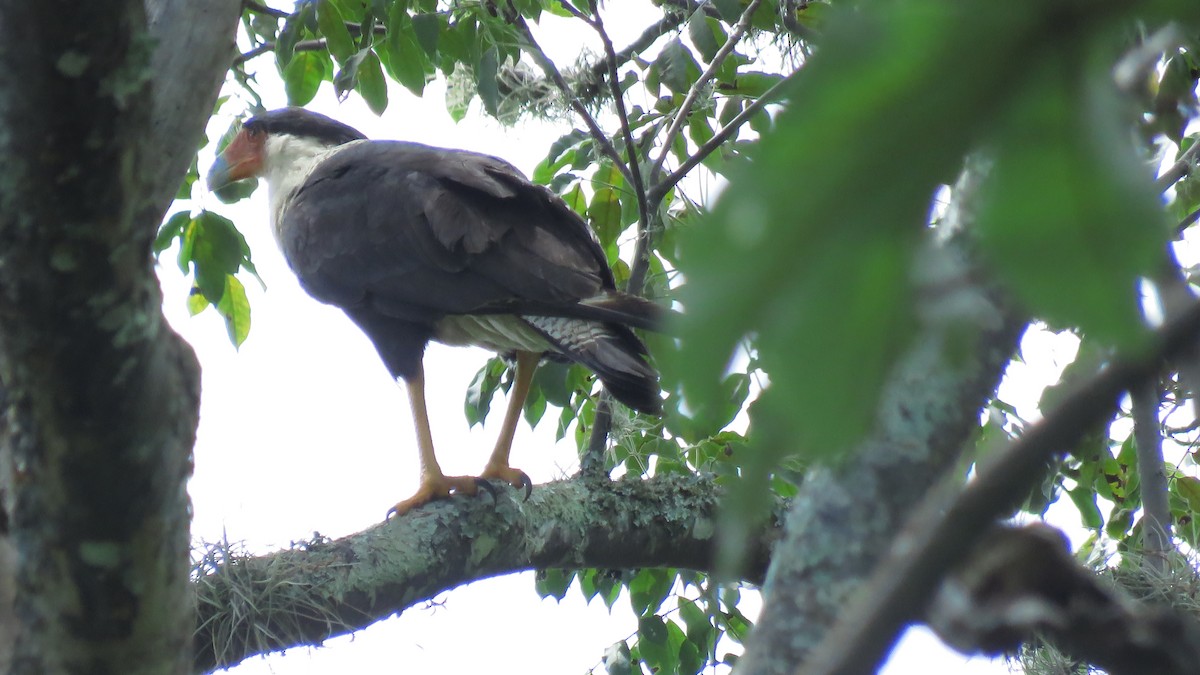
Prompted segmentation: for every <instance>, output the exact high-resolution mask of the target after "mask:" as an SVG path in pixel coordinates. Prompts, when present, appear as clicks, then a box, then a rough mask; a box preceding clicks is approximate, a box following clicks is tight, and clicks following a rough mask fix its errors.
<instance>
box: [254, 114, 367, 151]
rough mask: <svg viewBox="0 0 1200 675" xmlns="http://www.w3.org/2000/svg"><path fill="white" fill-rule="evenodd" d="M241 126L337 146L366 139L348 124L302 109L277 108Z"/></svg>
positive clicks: (256, 116)
mask: <svg viewBox="0 0 1200 675" xmlns="http://www.w3.org/2000/svg"><path fill="white" fill-rule="evenodd" d="M243 126H244V127H245V128H247V129H256V128H257V129H262V130H263V131H266V132H267V133H268V134H289V135H292V136H300V137H303V138H315V139H317V140H320V141H322V142H324V143H327V144H329V145H341V144H343V143H349V142H351V141H362V140H366V138H367V137H366V136H364V135H363V133H362V132H361V131H359V130H358V129H355V128H354V127H352V126H349V125H346V124H342V123H341V122H339V121H337V120H335V119H331V118H329V117H326V116H324V115H322V114H320V113H315V112H310V111H308V110H305V109H304V108H280V109H279V110H272V111H270V112H265V113H263V114H261V115H255V116H254V117H251V118H250V119H248V120H246V123H245V124H244V125H243Z"/></svg>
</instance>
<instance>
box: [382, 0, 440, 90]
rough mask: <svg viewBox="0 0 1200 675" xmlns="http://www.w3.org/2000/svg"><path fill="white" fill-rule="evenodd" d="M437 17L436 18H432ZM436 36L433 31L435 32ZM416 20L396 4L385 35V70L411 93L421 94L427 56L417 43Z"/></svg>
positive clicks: (423, 85)
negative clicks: (386, 68) (414, 21)
mask: <svg viewBox="0 0 1200 675" xmlns="http://www.w3.org/2000/svg"><path fill="white" fill-rule="evenodd" d="M435 19H436V17H435ZM435 35H436V33H435ZM418 37H419V36H418V35H417V33H416V30H415V23H413V20H411V19H410V18H409V16H408V13H407V12H406V11H404V10H403V8H402V7H401V6H400V5H399V4H396V5H394V6H393V8H392V16H391V17H390V18H389V20H388V34H387V39H386V40H385V42H384V51H385V53H386V54H387V63H386V65H387V67H388V72H390V73H391V74H392V77H394V78H395V79H396V81H397V82H399V83H400V84H402V85H404V88H405V89H408V90H409V91H411V92H412V93H414V94H416V95H417V96H420V95H421V94H422V93H423V92H424V91H425V84H426V81H427V79H428V78H427V77H426V72H425V70H426V68H425V67H426V65H427V64H429V59H428V56H427V54H426V53H425V51H424V49H423V48H422V47H421V45H420V44H419V43H418Z"/></svg>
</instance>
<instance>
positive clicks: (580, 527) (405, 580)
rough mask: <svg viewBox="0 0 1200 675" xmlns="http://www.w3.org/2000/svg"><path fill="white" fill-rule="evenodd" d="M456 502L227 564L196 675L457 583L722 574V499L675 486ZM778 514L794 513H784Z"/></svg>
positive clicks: (346, 627) (504, 494)
mask: <svg viewBox="0 0 1200 675" xmlns="http://www.w3.org/2000/svg"><path fill="white" fill-rule="evenodd" d="M516 495H517V493H516V492H515V491H511V490H503V491H501V492H500V493H499V495H498V499H497V500H496V501H495V502H494V503H493V501H492V499H491V498H490V497H487V496H481V497H479V498H478V499H454V500H451V501H448V502H441V503H437V504H434V505H431V506H428V507H425V508H423V509H421V510H419V511H415V512H413V513H411V514H409V515H407V516H405V517H403V518H398V519H395V520H393V521H391V522H385V523H381V524H379V525H376V526H375V527H373V528H370V529H368V530H366V531H363V532H360V533H357V534H354V535H351V536H348V537H344V538H342V539H338V540H336V541H332V542H328V543H318V544H314V545H310V546H306V547H305V548H304V549H303V550H289V551H282V552H280V553H275V554H272V555H267V556H260V557H255V558H241V559H236V558H234V559H227V560H224V561H222V562H221V564H220V566H219V568H218V570H217V571H216V572H214V573H211V574H208V575H206V576H205V577H203V578H202V579H201V580H200V582H199V583H198V584H197V585H196V592H197V596H198V598H199V602H198V609H199V621H198V625H199V626H200V629H199V631H198V632H197V636H196V666H195V667H196V670H197V672H205V671H209V670H212V669H213V668H217V667H227V666H229V665H232V664H235V663H237V662H239V661H241V660H243V659H245V658H247V657H249V656H253V655H255V654H261V653H264V652H268V651H275V650H280V649H284V648H288V647H294V646H298V645H305V644H320V643H321V642H322V641H324V640H325V639H327V638H329V637H332V636H336V635H343V634H346V633H350V632H353V631H355V630H358V629H360V628H363V627H366V626H368V625H370V624H372V623H374V622H376V621H378V620H380V619H382V618H386V617H388V616H391V615H392V614H394V613H396V612H400V611H403V610H404V609H406V608H408V607H412V606H413V605H415V604H417V603H420V602H424V601H426V600H429V599H431V598H433V597H434V596H436V595H437V594H439V593H441V592H443V591H447V590H449V589H451V588H454V587H456V586H460V585H462V584H466V583H469V582H472V581H476V580H479V579H486V578H488V577H494V576H499V575H502V574H509V573H512V572H519V571H522V570H529V569H553V568H567V569H578V568H591V567H597V568H602V569H603V568H615V569H631V568H638V567H678V568H686V569H692V570H699V571H712V570H713V567H714V565H715V558H716V555H715V541H714V534H715V524H716V519H717V502H718V498H719V495H720V490H719V489H718V488H717V486H716V484H715V483H714V482H713V481H711V480H710V479H706V478H701V477H696V476H663V477H658V478H652V479H648V480H641V479H627V480H619V481H615V482H597V481H585V480H582V479H579V478H576V479H574V480H570V481H563V482H558V483H551V484H549V485H543V486H538V487H537V488H536V489H535V490H534V492H533V495H532V496H531V497H530V499H529V501H527V502H520V501H517V499H516V498H515V496H516ZM777 506H778V507H779V510H781V509H782V505H777ZM778 532H779V527H778V522H777V521H775V520H772V522H771V524H770V525H769V526H768V527H767V528H766V529H764V530H763V531H762V532H761V533H759V534H758V536H756V537H751V538H750V541H751V542H752V545H753V549H752V550H751V551H749V552H748V553H747V568H746V570H745V572H744V573H743V575H742V576H743V577H744V578H745V579H747V580H750V581H753V582H759V581H761V579H762V578H763V575H764V574H765V573H766V567H767V560H768V557H769V553H770V548H771V545H772V544H773V542H774V540H775V538H776V535H777V534H778Z"/></svg>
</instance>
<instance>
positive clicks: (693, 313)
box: [667, 0, 1051, 490]
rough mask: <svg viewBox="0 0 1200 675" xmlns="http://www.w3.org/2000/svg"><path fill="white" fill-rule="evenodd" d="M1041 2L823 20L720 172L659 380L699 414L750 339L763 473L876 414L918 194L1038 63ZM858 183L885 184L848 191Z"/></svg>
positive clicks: (934, 182) (906, 282)
mask: <svg viewBox="0 0 1200 675" xmlns="http://www.w3.org/2000/svg"><path fill="white" fill-rule="evenodd" d="M1040 7H1041V5H1036V4H1030V5H1020V6H1013V5H1008V4H1006V5H1004V6H1003V7H1000V6H998V5H996V4H995V3H988V2H983V1H982V0H973V1H970V2H966V3H965V4H964V3H958V4H956V5H955V6H954V7H953V8H950V6H948V5H946V4H945V3H943V2H941V1H940V0H912V1H911V2H906V3H903V5H899V4H888V3H881V4H879V5H876V6H874V8H873V11H872V12H862V13H853V12H849V11H844V12H841V13H839V14H838V16H837V21H836V22H835V21H832V20H831V22H830V25H829V29H828V32H827V33H826V35H825V38H824V40H823V42H822V45H821V49H820V50H819V51H818V52H817V53H816V54H815V55H813V56H812V57H811V58H810V59H809V62H808V63H807V64H806V65H805V67H804V68H803V69H802V70H801V72H800V73H799V75H798V76H797V78H796V81H795V83H794V85H792V86H791V87H790V89H789V90H788V92H787V97H788V98H790V99H791V100H795V101H802V102H803V104H799V105H795V106H790V107H788V108H787V109H785V110H783V111H782V112H781V113H780V114H779V116H778V120H777V124H776V127H775V128H774V129H771V130H769V131H767V133H766V134H764V137H763V140H762V142H761V143H759V144H758V147H757V150H758V151H757V153H756V154H755V156H754V157H753V159H752V161H751V162H750V163H748V164H746V165H739V167H738V170H736V171H731V172H730V176H731V180H730V185H729V187H727V188H726V189H725V190H723V191H722V194H721V198H720V200H719V203H718V204H717V206H716V208H715V213H714V217H713V219H712V222H710V223H708V224H706V225H705V226H704V227H700V228H695V230H693V232H694V233H695V234H694V236H692V237H690V238H689V240H688V241H687V242H686V247H685V253H684V255H683V257H682V258H681V260H680V267H681V271H682V272H683V274H684V275H685V277H687V278H688V280H689V283H688V285H687V286H686V287H685V289H684V297H683V302H684V305H685V307H686V312H685V316H686V319H685V326H684V334H685V335H687V336H688V337H687V339H685V341H684V343H683V350H682V351H681V352H680V354H679V357H678V361H672V362H669V363H668V364H667V366H668V368H667V370H669V371H670V372H671V373H678V374H679V376H680V377H681V378H682V382H683V385H684V388H685V389H684V390H685V392H686V394H687V397H688V400H689V405H691V402H693V401H694V402H695V404H696V405H697V406H699V405H703V403H704V402H705V401H707V400H711V399H713V398H715V397H716V396H718V395H719V388H718V387H717V386H716V385H717V383H718V382H719V381H720V380H719V378H720V374H721V373H722V371H724V370H725V368H726V364H727V362H728V360H729V358H730V355H731V354H732V353H733V351H734V349H735V347H736V345H737V343H738V341H739V340H740V339H741V338H742V337H743V336H745V335H747V334H754V335H756V336H757V341H758V347H759V349H760V358H761V360H762V362H763V365H764V368H765V370H766V371H767V372H768V374H769V375H770V378H771V384H770V386H769V387H768V388H767V389H766V390H765V391H764V392H763V395H762V396H761V397H760V398H759V400H758V401H757V403H756V405H755V408H756V409H757V410H758V414H757V415H755V416H754V418H753V419H754V423H755V424H761V426H760V427H758V429H759V431H760V433H759V434H758V443H757V444H756V445H757V447H758V449H759V452H760V453H763V452H765V453H766V454H765V461H766V463H767V465H770V464H771V463H772V462H773V461H774V459H775V458H778V457H779V456H781V455H782V454H783V453H785V452H789V451H794V450H795V449H797V448H801V449H802V450H803V451H804V452H807V453H815V454H828V453H831V452H837V451H838V450H840V449H843V448H845V447H847V446H848V445H849V444H850V443H851V442H853V441H854V440H856V439H858V438H860V437H861V435H862V434H863V433H864V432H865V431H866V429H867V428H868V426H869V424H870V422H871V420H872V419H873V418H874V414H875V406H876V402H877V400H878V396H879V391H880V387H881V386H882V383H883V380H884V377H885V375H886V373H887V372H888V371H889V368H890V367H891V364H892V362H893V361H894V359H895V358H896V356H897V355H898V354H899V353H900V352H901V350H902V349H904V348H905V347H906V346H907V344H908V340H909V338H910V336H911V335H912V326H913V320H914V319H913V312H912V307H913V305H912V302H913V301H912V289H911V285H910V284H911V274H912V269H911V264H912V259H913V258H912V256H913V254H914V252H915V250H916V244H917V242H918V241H919V240H920V237H921V235H922V233H923V232H924V230H925V228H926V225H927V220H928V212H929V204H930V195H932V194H934V192H935V190H936V188H937V187H938V186H939V185H940V184H942V183H943V182H944V181H945V180H946V177H947V176H952V175H953V174H954V172H955V170H956V169H957V167H958V166H959V164H960V162H961V159H962V157H963V155H964V154H965V153H966V152H967V151H968V149H969V148H970V147H972V144H973V142H974V140H975V138H976V134H977V132H978V129H979V127H978V125H979V124H980V123H982V122H984V121H986V120H988V119H989V117H990V115H992V114H993V111H994V109H995V106H996V103H997V101H1000V100H1003V97H1004V96H1005V94H1006V93H1008V92H1010V91H1011V89H1010V88H1011V87H1012V81H1013V76H1012V73H1014V72H1018V73H1019V72H1022V67H1023V66H1022V64H1024V63H1026V62H1027V61H1030V60H1032V61H1035V62H1036V60H1037V59H1038V58H1040V55H1035V54H1032V53H1030V52H1029V50H1028V46H1027V45H1028V39H1029V36H1030V35H1031V34H1032V33H1033V31H1036V30H1041V29H1043V28H1046V27H1048V26H1049V25H1050V22H1051V17H1050V12H1049V11H1048V10H1044V9H1039V8H1040ZM1043 22H1044V23H1043ZM879 120H888V122H887V123H886V124H879V123H878V121H879ZM864 176H879V177H884V176H886V180H884V179H882V178H881V180H879V181H874V182H872V187H871V190H870V193H871V194H870V198H869V199H847V197H846V196H847V195H853V194H857V193H859V192H861V190H862V180H863V177H864ZM683 364H686V367H684V365H683ZM669 377H670V374H669V375H668V379H669ZM769 474H770V472H769V471H765V470H761V471H757V472H756V475H758V476H760V477H761V478H762V479H763V480H765V479H766V477H767V476H768V475H769ZM747 489H748V490H753V489H757V488H755V487H747Z"/></svg>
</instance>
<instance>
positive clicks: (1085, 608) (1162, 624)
mask: <svg viewBox="0 0 1200 675" xmlns="http://www.w3.org/2000/svg"><path fill="white" fill-rule="evenodd" d="M1164 567H1165V566H1164ZM929 614H930V616H929V624H930V626H932V627H933V628H934V630H935V631H936V632H937V634H938V636H939V637H941V638H942V639H943V640H945V641H946V643H947V644H949V645H950V646H952V647H954V648H955V649H958V650H959V651H962V652H964V653H977V652H983V653H986V654H989V655H999V654H1002V653H1010V654H1011V653H1014V652H1016V651H1017V650H1018V649H1019V647H1020V646H1021V643H1023V642H1027V641H1037V640H1039V639H1042V640H1046V641H1049V642H1050V643H1051V644H1053V645H1055V646H1057V647H1062V648H1064V649H1066V651H1067V652H1068V653H1070V654H1071V655H1072V656H1073V657H1074V658H1077V659H1082V660H1084V661H1086V662H1087V663H1091V664H1095V665H1097V666H1100V667H1101V668H1103V669H1104V670H1105V671H1106V672H1109V673H1113V674H1114V675H1121V674H1128V675H1134V674H1137V673H1159V674H1161V675H1190V674H1191V673H1194V672H1195V670H1196V663H1197V662H1198V661H1200V636H1198V633H1197V628H1196V625H1195V624H1194V623H1193V622H1192V620H1191V619H1189V618H1187V617H1186V615H1184V614H1180V613H1175V612H1173V611H1171V610H1170V609H1166V608H1160V607H1148V606H1147V605H1145V604H1143V603H1139V602H1135V601H1133V600H1131V599H1130V598H1129V597H1127V596H1126V595H1125V594H1124V593H1123V592H1121V591H1120V590H1118V589H1117V588H1115V587H1113V585H1112V584H1109V583H1107V582H1106V581H1104V580H1102V579H1101V578H1100V577H1098V576H1097V575H1096V574H1095V572H1094V571H1093V570H1091V569H1088V568H1086V567H1084V566H1083V565H1081V564H1080V563H1079V562H1078V561H1076V560H1075V559H1074V558H1073V557H1072V556H1071V551H1070V548H1069V545H1068V542H1067V540H1066V538H1065V537H1063V535H1062V533H1061V532H1059V531H1058V530H1055V529H1054V528H1052V527H1049V526H1047V525H1043V524H1036V525H1029V526H1026V527H1020V528H1014V527H1000V526H995V527H993V528H992V531H990V532H987V533H986V534H985V536H984V538H983V540H982V541H981V542H980V544H979V545H978V546H977V547H976V548H975V550H974V551H972V552H971V554H970V556H969V558H968V559H967V561H966V563H965V564H964V565H963V566H962V567H961V568H960V569H958V570H956V571H955V572H954V574H953V576H952V577H950V578H949V579H947V581H946V582H945V583H944V584H942V587H941V589H940V590H939V591H938V594H937V596H936V597H935V598H934V600H933V605H932V607H931V610H930V613H929Z"/></svg>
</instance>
